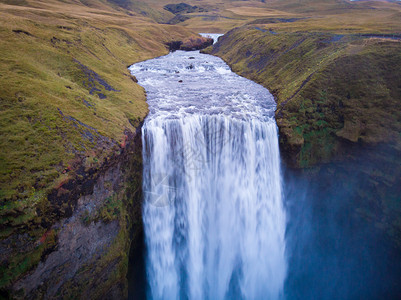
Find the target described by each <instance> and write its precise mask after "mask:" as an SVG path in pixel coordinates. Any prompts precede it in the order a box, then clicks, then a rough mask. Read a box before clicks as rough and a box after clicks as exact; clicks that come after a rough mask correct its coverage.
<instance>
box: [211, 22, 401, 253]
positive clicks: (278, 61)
mask: <svg viewBox="0 0 401 300" xmlns="http://www.w3.org/2000/svg"><path fill="white" fill-rule="evenodd" d="M205 52H208V53H211V54H214V55H217V56H220V57H222V58H223V59H224V60H225V61H226V62H227V63H228V64H229V65H230V66H231V67H232V69H233V71H235V72H237V73H239V74H240V75H242V76H245V77H248V78H250V79H252V80H254V81H256V82H258V83H260V84H262V85H264V86H265V87H266V88H268V89H269V90H270V91H271V92H272V93H273V94H274V96H275V98H276V101H277V111H276V120H277V125H278V127H279V133H280V148H281V153H282V156H283V158H284V161H285V163H286V165H287V167H290V168H295V169H301V170H302V172H301V173H302V174H303V176H307V177H308V178H309V180H312V181H316V182H321V184H322V185H326V184H327V185H331V184H332V183H330V182H329V181H325V180H324V179H323V178H326V179H327V178H333V180H335V181H338V184H340V183H341V185H342V187H341V189H342V190H344V191H348V194H349V195H352V197H351V198H350V199H352V201H353V202H354V203H353V205H354V204H355V203H356V207H357V209H356V211H357V212H358V213H359V214H362V215H363V216H364V217H365V218H366V219H368V220H370V221H371V222H373V223H374V224H375V226H376V227H377V228H380V229H382V230H384V231H385V232H386V234H387V235H388V237H390V238H391V239H392V240H393V241H395V242H396V244H398V245H399V246H401V222H400V218H399V212H401V203H400V202H401V201H400V199H399V195H401V190H400V188H399V186H400V184H399V183H400V182H399V178H400V177H401V163H400V161H399V157H400V155H401V136H400V134H399V133H400V132H401V111H400V110H399V107H400V104H401V103H400V101H401V80H400V78H401V69H400V68H398V67H397V66H399V65H400V64H401V41H400V40H399V38H398V37H397V36H375V35H352V34H349V35H339V34H334V33H319V32H315V33H314V32H309V33H305V32H292V33H285V32H280V33H276V32H272V31H269V30H262V29H261V28H258V27H255V26H252V25H248V26H244V27H240V28H237V29H234V30H232V31H230V32H228V33H227V34H226V35H224V36H223V37H221V38H220V39H219V42H218V43H217V44H215V45H214V46H213V48H208V49H207V50H206V51H205Z"/></svg>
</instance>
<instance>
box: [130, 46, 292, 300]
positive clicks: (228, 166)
mask: <svg viewBox="0 0 401 300" xmlns="http://www.w3.org/2000/svg"><path fill="white" fill-rule="evenodd" d="M131 72H132V73H133V74H134V75H136V76H137V78H138V79H139V83H140V84H141V85H142V86H144V87H145V89H146V91H147V93H148V103H149V106H150V114H149V116H148V117H147V119H146V120H145V123H144V125H143V128H142V138H143V162H144V179H143V190H144V195H145V196H144V206H143V222H144V229H145V239H146V247H147V262H146V263H147V276H148V283H149V287H150V291H149V293H148V296H149V298H150V299H278V298H280V297H281V296H282V290H283V285H284V280H285V276H286V270H287V267H286V259H285V225H286V218H285V211H284V208H283V203H282V191H281V177H280V157H279V148H278V134H277V127H276V124H275V121H274V118H273V112H274V101H273V98H272V96H271V95H270V93H269V92H268V91H267V90H265V89H264V88H262V87H261V86H259V85H257V84H255V83H253V82H251V81H249V80H246V79H244V78H241V77H239V76H237V75H235V74H234V73H232V72H231V71H230V70H229V69H228V67H227V66H226V65H225V64H224V62H222V61H221V60H220V59H218V58H216V57H212V56H208V55H203V54H200V53H198V52H196V53H193V52H191V53H184V52H180V51H178V52H176V53H172V54H169V55H167V56H165V57H161V58H158V59H154V60H150V61H146V62H143V63H139V64H136V65H134V66H132V67H131ZM177 83H178V84H177Z"/></svg>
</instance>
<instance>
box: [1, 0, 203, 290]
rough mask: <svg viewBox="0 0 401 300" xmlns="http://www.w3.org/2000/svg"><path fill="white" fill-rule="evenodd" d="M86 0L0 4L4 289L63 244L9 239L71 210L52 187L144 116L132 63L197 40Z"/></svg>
mask: <svg viewBox="0 0 401 300" xmlns="http://www.w3.org/2000/svg"><path fill="white" fill-rule="evenodd" d="M82 3H85V4H86V5H83V4H82ZM82 3H81V2H78V1H56V0H53V1H45V2H42V1H35V0H32V1H30V0H26V1H0V36H1V43H0V106H1V109H0V111H1V112H0V114H1V115H0V131H1V133H0V199H1V200H0V201H1V206H0V236H1V245H0V246H1V249H3V250H4V251H6V252H4V255H5V256H4V257H3V256H2V257H1V270H2V271H1V273H2V275H1V278H0V288H2V287H5V286H7V285H9V284H10V283H11V282H13V281H14V280H15V279H17V278H19V277H20V276H21V275H22V274H24V273H25V272H27V271H28V270H30V269H32V267H33V266H35V265H36V264H37V263H38V262H39V260H40V259H41V256H42V254H44V253H46V251H48V249H51V248H52V247H54V243H55V242H56V240H57V238H56V237H53V238H52V239H50V240H51V241H52V242H49V243H45V244H42V245H41V246H40V247H39V246H38V247H36V246H35V247H34V248H33V249H25V251H21V249H18V247H17V245H13V246H10V245H9V242H10V238H12V237H16V238H17V240H19V239H21V238H22V239H24V238H23V236H25V235H26V234H28V236H29V239H28V240H29V241H35V240H39V239H40V238H41V237H43V234H44V233H45V232H46V230H47V229H49V228H50V226H51V225H52V224H53V223H54V222H55V221H56V220H59V219H60V217H63V216H67V215H69V214H71V211H70V209H71V207H70V206H69V205H67V204H68V203H64V204H63V203H61V204H55V203H50V202H49V199H48V195H49V193H50V192H52V191H54V190H55V189H58V188H60V187H62V186H63V185H64V186H65V185H67V183H69V182H75V181H76V180H81V181H82V180H83V178H82V176H83V174H94V173H96V172H97V170H98V169H100V168H101V166H102V165H104V164H105V163H106V162H107V161H110V160H111V159H113V158H114V157H116V156H118V155H119V154H120V153H121V151H122V150H123V149H124V147H125V145H126V143H127V142H128V141H127V139H128V138H129V136H130V135H132V133H133V132H135V131H136V128H137V127H138V125H139V124H140V122H141V121H142V120H143V119H144V117H145V116H146V114H147V105H146V102H145V93H144V90H143V89H142V88H141V87H140V86H139V85H137V84H136V83H135V78H133V77H132V76H131V75H130V74H129V72H128V70H127V66H128V65H130V64H132V63H134V62H137V61H141V60H144V59H148V58H151V57H155V56H159V55H163V54H166V53H167V52H168V50H167V48H166V46H165V44H164V43H166V42H168V41H172V40H183V39H185V38H190V37H193V36H195V34H194V33H192V32H190V31H189V30H187V29H184V28H183V27H178V26H167V25H160V24H157V23H156V22H155V21H154V19H153V17H154V16H152V18H147V17H145V16H144V15H143V14H141V13H137V12H136V11H135V10H126V9H125V8H124V7H121V6H118V5H115V4H113V3H111V4H110V3H109V2H107V1H104V2H102V1H95V0H92V1H85V2H84V1H82ZM128 8H130V7H128ZM84 176H85V175H84ZM64 196H66V195H64ZM77 196H79V195H77ZM71 197H72V195H71ZM64 198H65V197H64ZM67 198H68V194H67ZM55 205H60V206H59V207H57V208H55V207H54V206H55ZM50 208H51V209H50ZM55 211H57V214H55V213H54V212H55ZM51 212H53V213H51ZM13 239H14V238H13ZM25 240H26V241H27V239H26V236H25ZM13 243H14V242H13ZM10 247H11V248H10ZM5 249H7V250H5ZM12 249H14V250H12ZM3 250H2V251H3ZM9 251H11V252H9ZM13 251H16V252H13ZM26 251H28V252H26ZM3 258H4V259H5V260H3Z"/></svg>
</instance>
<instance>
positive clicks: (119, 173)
mask: <svg viewBox="0 0 401 300" xmlns="http://www.w3.org/2000/svg"><path fill="white" fill-rule="evenodd" d="M126 134H127V140H126V142H125V144H124V145H123V146H120V147H119V150H118V153H116V155H115V156H114V157H112V158H111V159H109V161H107V162H106V163H105V164H104V165H103V166H102V167H101V168H100V169H91V170H88V171H87V172H86V173H84V174H83V173H81V174H77V176H76V177H75V178H74V177H73V178H72V179H71V180H70V181H67V182H64V184H62V185H60V186H59V187H57V188H56V189H55V191H54V192H53V193H52V194H53V195H54V196H53V202H52V203H53V206H52V210H53V214H56V215H59V216H62V217H58V218H56V219H55V220H58V221H56V222H55V223H54V224H49V226H48V229H47V231H46V232H45V233H44V234H43V236H42V237H41V238H40V239H39V240H32V239H31V238H30V237H29V236H24V235H20V234H16V235H11V236H10V237H8V238H7V239H5V240H2V241H1V245H0V250H1V251H0V253H1V261H2V265H3V266H6V267H8V269H10V268H9V267H11V266H12V265H11V264H12V263H13V262H12V261H10V260H9V259H12V258H13V256H14V255H15V253H20V255H24V254H26V255H27V259H31V258H30V257H31V255H32V252H33V253H37V255H39V257H40V262H39V264H38V266H37V267H36V268H34V269H32V270H31V271H30V272H28V273H27V274H25V275H24V276H23V277H22V278H20V279H19V280H18V281H17V282H15V283H14V284H13V285H12V289H10V292H9V293H10V294H9V296H12V297H13V298H19V299H38V298H46V299H56V298H69V297H76V295H80V298H91V299H100V298H101V299H104V297H106V298H110V299H122V298H125V297H126V296H127V278H126V275H127V270H128V255H129V248H130V245H131V241H132V242H133V243H135V242H137V240H136V239H137V237H138V235H139V234H140V232H141V230H142V223H141V198H142V195H141V184H142V179H141V178H142V151H141V149H142V143H141V137H140V128H139V129H138V130H137V132H136V133H129V132H126ZM78 177H81V178H80V179H78ZM65 195H68V196H67V197H65ZM48 213H49V212H48ZM49 219H50V218H49ZM9 254H13V255H12V256H11V255H9ZM24 263H25V261H24ZM3 293H6V292H5V291H3Z"/></svg>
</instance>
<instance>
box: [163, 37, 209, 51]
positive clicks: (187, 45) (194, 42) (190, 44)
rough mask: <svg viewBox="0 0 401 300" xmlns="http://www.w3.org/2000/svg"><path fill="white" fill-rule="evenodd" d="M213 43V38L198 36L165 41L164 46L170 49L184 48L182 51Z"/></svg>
mask: <svg viewBox="0 0 401 300" xmlns="http://www.w3.org/2000/svg"><path fill="white" fill-rule="evenodd" d="M211 45H213V39H210V38H204V37H198V38H191V39H188V40H185V41H171V42H167V43H166V46H167V47H168V48H169V50H170V51H176V50H184V51H194V50H201V49H204V48H207V47H209V46H211Z"/></svg>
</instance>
